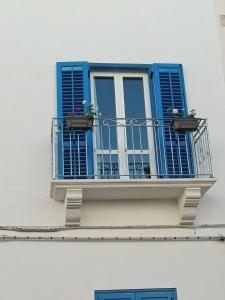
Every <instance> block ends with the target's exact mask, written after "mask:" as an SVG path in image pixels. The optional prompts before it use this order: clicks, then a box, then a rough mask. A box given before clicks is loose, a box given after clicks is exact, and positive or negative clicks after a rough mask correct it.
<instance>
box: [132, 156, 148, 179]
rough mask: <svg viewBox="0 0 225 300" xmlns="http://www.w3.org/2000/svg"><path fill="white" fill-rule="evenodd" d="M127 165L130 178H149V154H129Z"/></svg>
mask: <svg viewBox="0 0 225 300" xmlns="http://www.w3.org/2000/svg"><path fill="white" fill-rule="evenodd" d="M128 165H129V177H130V178H134V179H135V178H142V179H145V178H151V170H150V162H149V155H147V154H143V155H142V154H129V155H128Z"/></svg>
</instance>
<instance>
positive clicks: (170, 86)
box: [150, 64, 194, 178]
mask: <svg viewBox="0 0 225 300" xmlns="http://www.w3.org/2000/svg"><path fill="white" fill-rule="evenodd" d="M150 89H151V95H152V97H151V109H152V116H153V118H156V119H162V121H160V122H161V124H160V125H162V126H163V128H164V129H163V130H162V127H159V128H156V130H155V143H156V145H157V149H159V153H158V160H157V168H158V170H157V171H158V174H168V175H167V176H166V175H164V176H162V177H169V178H171V177H172V178H176V177H181V176H180V175H178V174H181V173H182V174H183V175H182V177H184V178H187V177H192V176H193V175H190V174H193V173H194V172H193V157H192V154H191V153H192V151H191V143H190V138H189V135H188V134H187V133H177V132H171V134H172V135H171V137H172V138H170V133H169V126H170V124H171V120H172V115H171V113H170V112H169V111H168V109H169V108H171V109H173V108H176V109H178V111H179V113H182V114H183V116H184V117H185V116H187V101H186V95H185V86H184V77H183V68H182V65H180V64H154V65H153V72H152V73H151V75H150ZM178 136H179V141H180V144H179V146H180V149H178V144H177V140H178ZM185 138H186V141H187V145H188V147H187V148H188V151H187V149H186V144H185ZM171 140H172V141H171ZM171 146H172V149H173V151H172V152H171ZM160 149H165V151H162V150H161V151H160ZM187 153H188V155H187ZM172 160H173V161H174V163H173V161H172ZM165 162H166V164H165ZM188 166H189V169H188Z"/></svg>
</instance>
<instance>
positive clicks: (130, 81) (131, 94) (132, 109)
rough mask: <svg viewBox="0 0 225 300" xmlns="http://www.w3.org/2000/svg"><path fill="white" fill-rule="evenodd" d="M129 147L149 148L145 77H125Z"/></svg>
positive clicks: (124, 88)
mask: <svg viewBox="0 0 225 300" xmlns="http://www.w3.org/2000/svg"><path fill="white" fill-rule="evenodd" d="M123 90H124V107H125V117H126V124H127V147H128V149H136V150H142V149H148V141H147V128H146V121H145V119H146V114H145V98H144V85H143V78H140V77H135V78H134V77H132V78H131V77H124V78H123Z"/></svg>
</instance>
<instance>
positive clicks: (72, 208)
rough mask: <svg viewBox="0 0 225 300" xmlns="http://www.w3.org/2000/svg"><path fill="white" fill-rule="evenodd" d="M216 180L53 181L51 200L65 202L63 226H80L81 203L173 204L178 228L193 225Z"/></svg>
mask: <svg viewBox="0 0 225 300" xmlns="http://www.w3.org/2000/svg"><path fill="white" fill-rule="evenodd" d="M215 182H216V180H215V179H213V178H210V179H157V180H154V179H146V180H144V179H141V180H140V179H139V180H136V179H128V180H122V179H119V180H110V179H109V180H99V179H92V180H87V179H85V180H52V181H51V197H52V198H53V199H55V200H57V201H64V202H65V206H66V225H71V226H79V224H80V219H81V207H82V203H83V201H84V200H85V201H91V200H102V201H107V200H111V201H112V200H115V201H119V200H149V201H151V200H159V201H160V200H166V199H168V200H176V201H177V205H178V209H179V213H180V224H189V225H191V224H193V223H194V220H195V218H196V214H197V207H198V205H199V203H200V199H201V197H202V196H203V195H204V194H205V193H206V192H207V190H208V189H209V188H210V187H211V186H212V185H213V184H214V183H215Z"/></svg>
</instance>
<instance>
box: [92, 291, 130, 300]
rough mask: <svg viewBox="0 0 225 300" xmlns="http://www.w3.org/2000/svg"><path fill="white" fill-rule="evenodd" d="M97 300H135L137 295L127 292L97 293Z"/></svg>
mask: <svg viewBox="0 0 225 300" xmlns="http://www.w3.org/2000/svg"><path fill="white" fill-rule="evenodd" d="M95 300H135V293H134V292H126V291H118V292H116V291H102V292H96V294H95Z"/></svg>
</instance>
